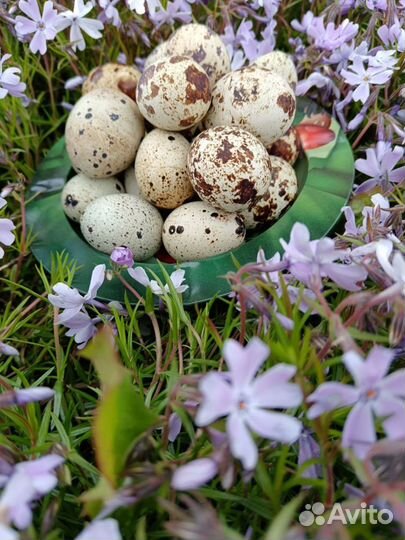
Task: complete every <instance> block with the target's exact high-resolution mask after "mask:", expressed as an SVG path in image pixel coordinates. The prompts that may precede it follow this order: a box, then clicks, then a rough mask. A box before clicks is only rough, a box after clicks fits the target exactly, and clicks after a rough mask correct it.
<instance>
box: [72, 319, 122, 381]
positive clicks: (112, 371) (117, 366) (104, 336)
mask: <svg viewBox="0 0 405 540" xmlns="http://www.w3.org/2000/svg"><path fill="white" fill-rule="evenodd" d="M81 356H83V357H84V358H87V359H88V360H91V362H92V364H93V365H94V368H95V369H96V371H97V375H98V378H99V379H100V382H101V386H102V389H103V391H105V392H106V391H108V390H109V389H111V388H115V387H116V386H117V385H119V384H120V383H121V382H122V381H123V380H124V378H125V377H126V376H127V375H128V374H129V372H128V371H127V369H126V368H125V367H124V366H123V365H122V364H121V362H120V359H119V356H118V353H117V350H116V348H115V338H114V334H113V332H112V330H111V328H109V327H108V326H105V327H104V328H103V329H102V330H101V331H100V332H99V333H98V334H97V336H96V337H95V338H94V339H93V341H92V342H91V343H90V345H88V346H87V347H86V348H85V349H84V350H83V351H82V352H81Z"/></svg>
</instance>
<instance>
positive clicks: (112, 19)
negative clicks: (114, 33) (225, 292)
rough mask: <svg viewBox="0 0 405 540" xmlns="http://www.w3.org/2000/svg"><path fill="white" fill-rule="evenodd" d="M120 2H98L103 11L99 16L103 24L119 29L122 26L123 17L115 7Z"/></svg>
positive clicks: (114, 0) (108, 0) (100, 0)
mask: <svg viewBox="0 0 405 540" xmlns="http://www.w3.org/2000/svg"><path fill="white" fill-rule="evenodd" d="M118 2H119V0H98V3H99V6H100V7H101V8H102V9H103V11H102V12H101V13H100V15H99V19H100V21H102V22H103V23H106V22H108V23H111V24H112V25H113V26H116V27H117V28H119V27H120V26H121V17H120V14H119V12H118V9H117V8H116V7H115V6H116V5H117V4H118Z"/></svg>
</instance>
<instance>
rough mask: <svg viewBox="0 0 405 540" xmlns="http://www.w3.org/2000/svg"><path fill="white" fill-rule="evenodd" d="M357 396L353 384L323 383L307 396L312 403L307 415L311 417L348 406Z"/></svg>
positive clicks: (357, 393)
mask: <svg viewBox="0 0 405 540" xmlns="http://www.w3.org/2000/svg"><path fill="white" fill-rule="evenodd" d="M359 397H360V392H359V390H358V389H357V388H354V387H353V386H348V385H347V384H342V383H337V382H326V383H323V384H321V385H320V386H318V388H317V389H316V390H315V392H313V393H312V394H311V395H309V396H308V397H307V401H308V402H309V403H313V405H312V407H311V408H310V409H309V411H308V413H307V416H308V418H310V419H312V418H316V417H318V416H320V415H321V414H324V413H326V412H329V411H333V410H334V409H338V408H340V407H348V406H350V405H353V404H354V403H355V402H356V401H357V400H358V399H359Z"/></svg>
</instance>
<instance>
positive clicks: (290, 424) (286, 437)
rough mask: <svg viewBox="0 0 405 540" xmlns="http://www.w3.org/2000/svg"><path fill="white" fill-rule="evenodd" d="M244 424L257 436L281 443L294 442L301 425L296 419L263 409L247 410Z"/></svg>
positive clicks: (298, 434)
mask: <svg viewBox="0 0 405 540" xmlns="http://www.w3.org/2000/svg"><path fill="white" fill-rule="evenodd" d="M246 423H247V424H248V426H249V427H250V429H251V430H252V431H254V432H256V433H257V434H258V435H261V436H262V437H266V439H271V440H273V441H279V442H282V443H293V442H295V441H296V440H297V439H298V437H299V436H300V433H301V430H302V424H301V422H300V421H299V420H297V419H296V418H293V417H292V416H289V415H288V414H284V413H279V412H273V411H265V410H263V409H255V408H252V409H249V412H248V414H247V416H246Z"/></svg>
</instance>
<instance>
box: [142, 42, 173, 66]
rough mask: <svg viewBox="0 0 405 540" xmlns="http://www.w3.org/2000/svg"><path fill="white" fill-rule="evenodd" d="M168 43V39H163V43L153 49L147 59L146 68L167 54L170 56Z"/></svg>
mask: <svg viewBox="0 0 405 540" xmlns="http://www.w3.org/2000/svg"><path fill="white" fill-rule="evenodd" d="M167 43H168V42H167V41H163V42H162V43H159V44H158V45H156V47H155V48H154V49H153V51H152V52H151V53H150V54H149V55H148V56H147V57H146V59H145V64H144V70H145V69H146V68H147V67H149V66H150V65H151V64H154V63H155V62H157V61H158V60H162V59H163V58H165V57H166V56H170V55H169V53H168V51H167Z"/></svg>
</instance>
